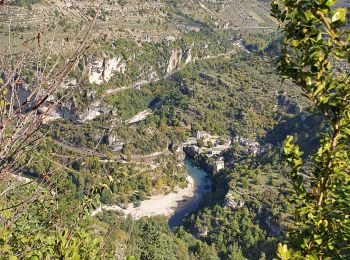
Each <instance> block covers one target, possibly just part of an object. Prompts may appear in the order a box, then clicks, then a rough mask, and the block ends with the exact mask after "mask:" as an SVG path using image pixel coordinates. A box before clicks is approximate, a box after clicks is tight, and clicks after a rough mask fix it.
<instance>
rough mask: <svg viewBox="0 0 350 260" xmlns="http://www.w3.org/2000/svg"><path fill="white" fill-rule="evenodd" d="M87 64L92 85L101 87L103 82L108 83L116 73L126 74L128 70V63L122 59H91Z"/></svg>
mask: <svg viewBox="0 0 350 260" xmlns="http://www.w3.org/2000/svg"><path fill="white" fill-rule="evenodd" d="M87 63H88V67H89V82H90V83H91V84H97V85H101V84H102V83H103V82H108V81H109V80H110V79H111V78H112V77H113V75H114V74H115V73H116V72H119V73H125V70H126V63H125V62H124V61H123V60H122V58H121V57H114V58H107V57H104V58H96V57H91V58H90V59H89V60H88V62H87Z"/></svg>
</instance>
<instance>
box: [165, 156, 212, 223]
mask: <svg viewBox="0 0 350 260" xmlns="http://www.w3.org/2000/svg"><path fill="white" fill-rule="evenodd" d="M185 167H186V169H187V171H188V174H189V175H190V176H191V177H192V178H193V180H194V183H195V197H194V198H193V200H192V201H191V202H190V203H189V204H188V205H187V206H186V207H184V208H181V209H179V210H178V211H176V212H175V213H174V215H172V216H171V217H170V219H169V221H168V225H169V227H170V229H173V228H174V227H176V226H179V225H181V223H182V220H183V218H184V217H185V216H186V215H188V214H190V213H192V212H194V211H195V210H196V209H197V208H198V206H199V203H200V201H201V198H202V196H203V195H204V194H205V193H208V192H210V191H211V181H210V178H209V175H208V173H207V172H206V171H204V170H203V169H201V168H198V167H196V166H195V165H194V164H193V163H192V162H191V161H190V160H187V159H186V160H185Z"/></svg>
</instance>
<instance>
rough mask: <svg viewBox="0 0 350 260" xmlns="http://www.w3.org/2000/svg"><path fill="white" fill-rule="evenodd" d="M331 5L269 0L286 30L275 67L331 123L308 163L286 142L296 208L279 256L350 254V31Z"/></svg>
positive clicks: (327, 0) (342, 13)
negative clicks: (349, 69) (280, 53)
mask: <svg viewBox="0 0 350 260" xmlns="http://www.w3.org/2000/svg"><path fill="white" fill-rule="evenodd" d="M336 2H337V1H336V0H307V1H306V0H304V1H290V0H284V1H273V2H272V12H273V15H274V16H275V17H276V18H277V19H278V20H279V21H280V23H281V27H282V28H283V30H284V34H285V37H284V47H283V49H282V56H281V58H280V59H279V61H278V63H279V68H280V71H281V72H282V74H283V76H284V77H285V78H291V79H293V80H294V81H295V82H296V83H297V84H298V85H299V86H300V87H301V88H302V89H303V90H304V93H305V95H306V96H307V97H308V98H309V99H310V100H311V101H312V102H313V106H314V108H315V109H317V110H318V111H319V112H321V113H322V114H323V116H324V119H325V120H326V121H327V123H328V127H327V129H326V130H325V131H324V133H323V137H322V140H321V142H320V145H319V148H318V150H317V152H316V153H315V154H314V155H313V156H312V158H311V160H310V161H311V162H310V163H306V162H304V161H303V160H302V158H301V156H302V152H301V151H300V149H299V147H298V146H297V145H295V144H294V143H293V138H292V137H289V138H288V139H287V140H286V142H285V147H284V150H285V154H286V158H287V161H288V162H289V164H290V166H291V168H292V170H291V172H290V177H291V180H292V182H293V185H294V190H295V196H294V203H295V204H296V212H295V217H294V221H295V227H294V230H291V231H290V232H289V237H288V239H287V242H286V243H287V244H284V245H282V244H280V245H279V248H278V253H279V256H280V257H281V258H282V259H330V258H332V259H334V258H337V259H346V258H347V259H348V258H349V256H350V248H349V245H350V197H349V194H350V176H349V172H350V158H349V153H350V146H349V135H350V127H349V125H350V103H349V96H350V88H349V84H350V76H349V74H348V73H344V72H345V71H346V69H347V68H348V66H349V60H350V48H349V42H350V33H349V31H348V30H347V28H346V26H345V23H346V13H347V10H346V8H334V4H335V3H336ZM344 64H345V65H344ZM341 66H342V67H341Z"/></svg>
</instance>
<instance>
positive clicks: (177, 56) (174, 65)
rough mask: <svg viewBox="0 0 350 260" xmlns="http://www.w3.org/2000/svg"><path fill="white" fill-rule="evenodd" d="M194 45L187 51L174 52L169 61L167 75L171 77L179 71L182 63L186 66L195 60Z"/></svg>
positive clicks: (176, 50)
mask: <svg viewBox="0 0 350 260" xmlns="http://www.w3.org/2000/svg"><path fill="white" fill-rule="evenodd" d="M193 45H194V44H192V45H191V46H190V47H189V48H188V49H186V50H185V51H182V50H178V49H175V50H172V51H171V55H170V58H169V61H168V67H167V69H166V74H167V75H169V74H170V73H172V72H173V71H174V70H177V69H179V68H180V66H181V62H182V61H183V62H184V64H185V65H186V64H188V63H189V62H191V61H192V60H193V56H192V47H193Z"/></svg>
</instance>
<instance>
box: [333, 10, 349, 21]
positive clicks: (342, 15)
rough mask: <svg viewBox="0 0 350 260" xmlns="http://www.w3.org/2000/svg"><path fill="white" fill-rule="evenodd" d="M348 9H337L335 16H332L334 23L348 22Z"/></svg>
mask: <svg viewBox="0 0 350 260" xmlns="http://www.w3.org/2000/svg"><path fill="white" fill-rule="evenodd" d="M346 12H347V10H346V8H337V9H335V10H334V14H333V16H332V23H334V22H337V21H341V22H345V20H346Z"/></svg>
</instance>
